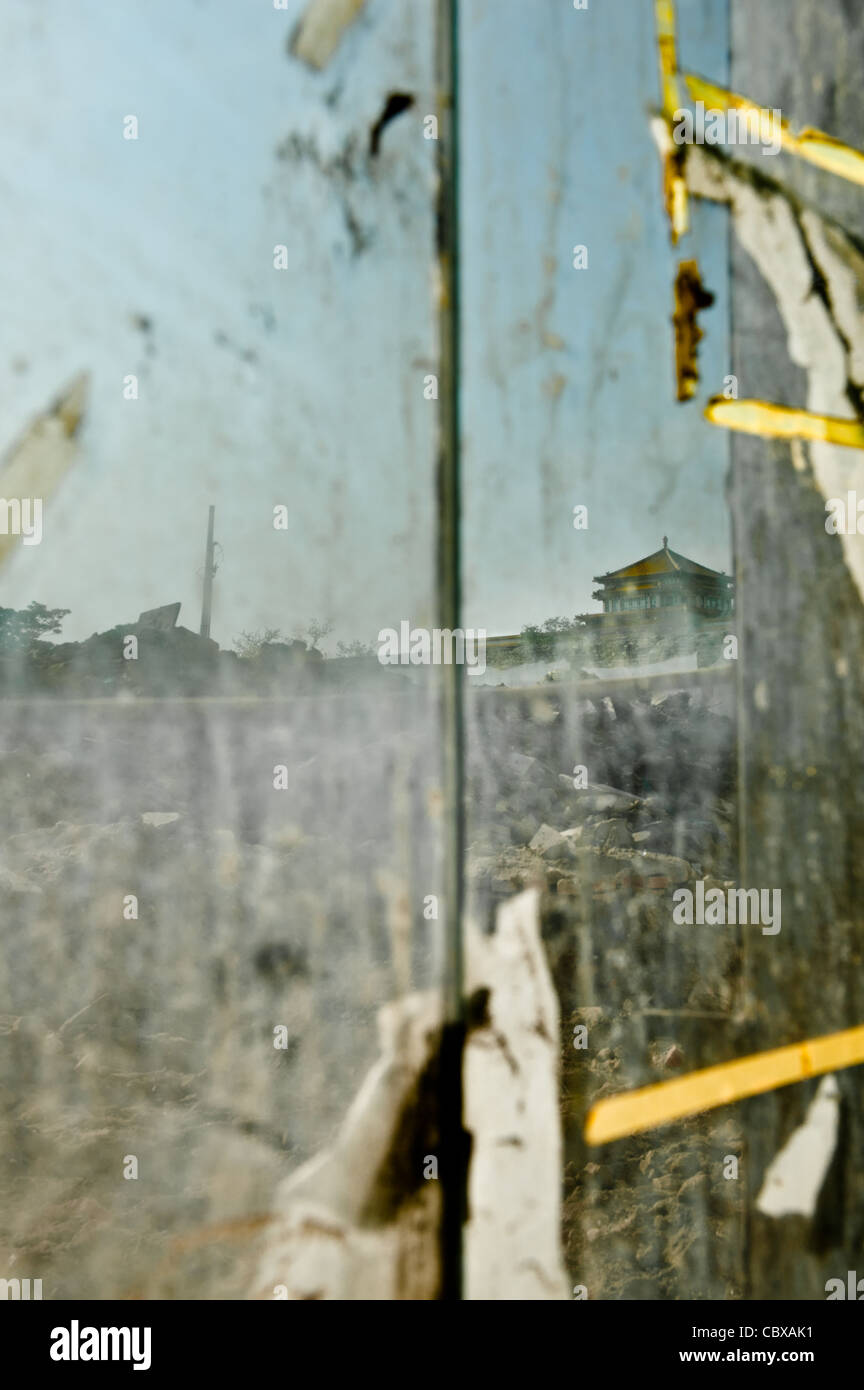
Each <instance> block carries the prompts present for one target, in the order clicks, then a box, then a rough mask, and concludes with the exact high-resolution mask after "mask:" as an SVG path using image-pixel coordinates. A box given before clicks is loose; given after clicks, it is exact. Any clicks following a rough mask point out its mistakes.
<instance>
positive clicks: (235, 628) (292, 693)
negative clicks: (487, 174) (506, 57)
mask: <svg viewBox="0 0 864 1390" xmlns="http://www.w3.org/2000/svg"><path fill="white" fill-rule="evenodd" d="M303 8H304V7H301V6H300V5H299V4H296V3H292V4H291V5H288V6H281V5H257V6H249V5H237V4H234V3H231V0H217V3H215V4H210V5H207V6H201V5H199V4H196V3H194V0H181V3H177V0H155V3H152V4H148V5H146V6H128V5H124V6H120V7H110V6H109V7H106V6H105V5H103V4H100V3H97V2H96V0H81V3H77V4H75V5H70V6H51V7H48V8H43V7H36V6H31V5H30V4H28V3H20V0H13V3H11V4H10V5H7V6H6V7H5V8H4V11H3V15H2V18H0V34H2V42H0V50H2V54H3V57H2V59H0V62H2V81H0V88H2V92H3V96H2V105H3V121H2V126H3V137H2V139H3V170H4V175H3V177H4V181H5V185H6V188H5V193H4V202H5V204H6V207H7V216H6V217H5V218H4V219H3V226H2V230H0V284H2V290H0V297H2V301H3V305H4V312H3V323H2V328H0V334H2V353H0V374H2V400H3V409H2V448H3V450H4V457H3V469H4V473H3V488H4V498H6V499H9V498H16V499H19V500H20V501H21V503H22V511H21V515H20V516H18V515H17V514H13V513H10V514H9V515H10V524H9V526H8V527H7V534H6V535H4V536H3V537H2V538H0V541H2V544H3V550H2V555H0V561H2V581H3V585H2V587H3V599H2V604H3V608H2V613H0V620H2V632H0V726H2V729H0V746H2V761H0V771H2V787H3V800H2V805H3V809H2V832H0V838H2V880H3V895H4V904H5V910H4V931H3V948H2V953H0V1001H2V1002H0V1024H2V1026H0V1097H2V1104H0V1126H2V1131H0V1133H2V1153H3V1157H2V1160H0V1275H2V1276H8V1277H9V1278H20V1279H22V1280H23V1279H29V1280H31V1281H33V1285H32V1287H33V1288H34V1289H35V1287H36V1281H41V1284H40V1289H41V1296H42V1297H44V1298H69V1297H75V1298H82V1299H112V1298H125V1297H139V1298H148V1299H213V1298H234V1299H236V1298H248V1297H258V1298H286V1297H287V1298H291V1299H295V1298H321V1297H369V1296H373V1297H379V1298H388V1297H394V1296H395V1292H394V1290H395V1279H396V1273H395V1271H396V1269H397V1268H398V1267H399V1260H400V1253H399V1252H400V1241H403V1240H404V1239H406V1238H407V1236H406V1235H405V1221H403V1218H402V1217H401V1216H400V1214H399V1208H400V1207H401V1206H402V1205H404V1204H406V1203H408V1204H409V1205H410V1206H411V1223H412V1225H411V1231H412V1239H414V1240H416V1241H419V1240H420V1239H421V1236H422V1237H423V1239H424V1240H425V1242H426V1243H425V1245H424V1251H425V1252H426V1253H425V1255H424V1258H423V1259H418V1260H416V1261H415V1262H414V1265H413V1266H412V1270H413V1273H412V1278H413V1284H412V1290H411V1292H412V1296H416V1297H427V1298H428V1297H432V1296H434V1294H435V1291H436V1288H437V1286H438V1278H439V1271H438V1268H437V1264H436V1243H435V1223H436V1221H437V1211H438V1197H437V1192H438V1185H437V1183H436V1182H435V1181H433V1178H434V1177H435V1173H434V1171H433V1170H434V1165H435V1162H436V1154H437V1148H436V1142H435V1134H434V1107H433V1108H432V1110H430V1112H429V1113H430V1116H431V1118H430V1120H429V1126H428V1127H427V1130H426V1132H425V1133H424V1134H422V1135H420V1136H419V1137H416V1142H415V1143H414V1147H413V1148H410V1151H409V1153H408V1157H407V1159H406V1160H405V1165H404V1167H403V1168H402V1169H398V1170H397V1169H396V1168H394V1167H393V1166H392V1165H391V1166H390V1167H389V1168H388V1166H387V1162H386V1160H387V1142H386V1141H387V1139H388V1138H389V1133H390V1129H388V1128H387V1127H388V1126H390V1127H391V1128H395V1127H396V1122H397V1119H398V1116H399V1115H400V1113H401V1110H402V1107H403V1103H404V1094H403V1092H404V1091H405V1089H406V1087H407V1086H408V1083H409V1082H411V1084H413V1078H412V1077H408V1079H407V1080H406V1078H405V1077H404V1076H403V1075H402V1073H400V1072H398V1069H397V1073H396V1074H395V1080H394V1077H393V1075H391V1072H392V1067H391V1072H387V1071H386V1068H385V1071H384V1073H383V1079H382V1074H380V1073H379V1074H377V1082H376V1084H375V1085H372V1087H371V1090H370V1091H368V1092H367V1097H366V1102H367V1107H370V1108H371V1109H372V1110H374V1112H375V1113H374V1116H373V1120H374V1122H375V1123H377V1125H378V1130H377V1131H375V1132H373V1133H371V1134H370V1133H369V1132H368V1126H369V1124H370V1120H369V1116H368V1115H367V1116H366V1117H365V1119H364V1117H363V1116H362V1115H361V1117H360V1118H361V1120H363V1121H364V1123H365V1124H366V1126H367V1129H366V1130H362V1132H361V1135H360V1138H359V1140H358V1136H357V1133H356V1132H354V1131H351V1130H350V1127H349V1129H348V1130H346V1129H345V1128H344V1127H343V1121H344V1120H345V1116H346V1112H347V1111H348V1107H349V1103H350V1102H351V1101H352V1100H353V1098H354V1096H355V1094H356V1092H357V1091H358V1090H359V1088H360V1087H361V1084H362V1083H363V1081H364V1078H365V1077H366V1076H367V1073H368V1072H369V1070H370V1068H372V1067H373V1065H374V1064H375V1063H376V1059H377V1058H378V1057H379V1050H380V1049H381V1048H383V1052H384V1056H385V1058H387V1057H389V1058H390V1061H391V1062H392V1061H393V1058H394V1057H399V1056H401V1055H403V1054H404V1055H408V1053H409V1052H411V1050H412V1049H413V1050H414V1051H415V1052H416V1053H417V1057H418V1060H417V1069H418V1071H420V1072H422V1068H423V1065H424V1055H423V1053H422V1049H423V1047H424V1046H425V1041H424V1040H425V1038H426V1036H427V1032H428V1030H429V1029H432V1028H433V1027H434V1023H435V1016H436V1010H435V1000H436V994H437V981H438V978H439V969H440V950H439V944H440V942H439V933H440V929H441V925H442V920H443V914H442V913H441V912H440V911H439V902H438V894H439V892H440V886H439V875H440V853H439V843H438V842H439V832H438V818H439V813H440V766H439V763H440V757H439V755H440V738H439V736H438V732H437V719H438V715H437V708H438V695H437V690H436V687H435V683H434V677H435V674H436V673H435V672H434V671H432V670H429V671H425V670H423V669H415V668H413V667H412V668H410V669H408V670H406V668H404V667H400V666H398V665H396V666H394V665H385V664H382V663H381V662H379V661H378V660H377V648H378V639H379V634H380V632H381V630H382V629H388V628H392V629H394V630H395V631H396V633H399V631H400V625H401V623H402V622H403V621H408V622H410V623H413V624H417V625H423V626H429V625H431V624H432V622H433V620H434V597H435V589H434V584H435V575H434V555H435V523H436V517H435V509H434V506H433V505H431V504H430V499H431V498H432V497H433V495H434V469H435V455H436V442H435V436H436V413H435V405H434V400H433V398H432V395H431V392H430V389H429V383H428V380H427V378H430V376H431V374H434V372H435V369H436V351H437V349H436V318H435V314H436V305H435V300H434V297H433V295H432V293H431V291H430V286H431V282H432V265H433V256H434V196H433V195H434V160H435V155H434V151H435V146H434V143H433V142H432V141H431V140H427V139H425V138H424V131H423V117H424V116H425V115H426V113H427V111H434V109H435V108H434V101H433V96H432V88H433V58H434V42H433V32H432V15H431V14H430V13H429V7H427V6H425V5H413V4H412V5H405V6H401V5H400V6H390V7H386V8H385V7H370V8H369V11H368V13H367V14H365V15H364V16H363V18H362V21H361V22H360V23H359V24H357V25H356V26H354V27H349V28H348V29H347V31H346V32H345V33H344V34H343V35H341V36H340V35H339V34H331V35H329V36H328V34H327V33H326V32H325V33H324V34H323V36H322V33H321V32H320V28H316V25H315V22H314V20H315V16H314V14H313V15H312V17H311V20H310V24H309V25H307V26H306V28H305V29H304V28H303V27H302V25H301V27H300V28H299V29H298V24H300V21H301V20H302V19H303V15H302V13H301V11H302V10H303ZM314 8H315V7H310V11H311V10H312V9H314ZM318 8H319V9H320V7H318ZM28 509H29V510H28ZM37 523H38V524H37ZM208 526H209V527H210V528H211V529H210V530H209V531H208ZM211 541H212V544H211ZM423 991H425V992H426V993H422V992H423ZM418 1000H419V1003H418ZM406 1001H407V1002H406ZM385 1005H387V1006H389V1010H388V1011H387V1012H385V1014H384V1015H382V1016H381V1019H380V1020H379V1017H378V1015H379V1010H381V1009H382V1007H383V1006H385ZM423 1008H425V1009H426V1014H423V1012H422V1011H423ZM418 1010H419V1012H418ZM424 1020H425V1023H424ZM427 1025H428V1027H427ZM379 1029H380V1038H379ZM406 1075H407V1073H406ZM373 1080H374V1078H373ZM390 1083H392V1084H390ZM375 1107H377V1109H375ZM355 1119H356V1116H355ZM361 1129H362V1127H361ZM373 1130H374V1124H373ZM379 1131H382V1132H383V1137H382V1133H379ZM376 1144H377V1145H378V1147H376ZM322 1155H323V1158H322V1161H321V1163H320V1164H319V1167H318V1168H317V1169H316V1171H315V1172H314V1173H309V1172H308V1171H305V1170H303V1167H302V1165H304V1163H306V1162H307V1161H308V1160H310V1159H313V1158H315V1157H316V1156H318V1157H319V1158H321V1156H322ZM427 1155H428V1159H427ZM424 1170H425V1171H424ZM298 1173H300V1174H301V1175H302V1181H301V1180H298V1179H297V1178H296V1176H295V1175H297V1174H298ZM286 1181H287V1183H288V1187H287V1188H286V1187H285V1183H286ZM310 1209H314V1210H315V1211H316V1212H317V1214H318V1220H319V1227H318V1228H317V1230H318V1234H317V1237H316V1228H314V1227H312V1228H309V1229H307V1228H306V1227H304V1225H303V1223H304V1221H305V1220H306V1217H307V1216H308V1212H309V1210H310ZM361 1218H362V1222H361ZM361 1224H362V1231H361V1229H360V1228H361ZM321 1231H323V1232H324V1235H323V1236H322V1235H321ZM334 1231H335V1232H337V1233H338V1234H339V1235H340V1236H341V1237H342V1238H343V1246H344V1249H345V1250H346V1251H347V1254H346V1256H345V1260H344V1262H343V1264H342V1265H340V1266H339V1267H335V1266H334V1265H333V1263H332V1261H331V1262H330V1263H328V1262H327V1259H326V1258H325V1257H326V1255H327V1249H329V1247H328V1245H327V1243H328V1241H329V1242H330V1244H331V1245H332V1236H333V1232H334ZM316 1239H317V1244H316ZM325 1247H327V1248H325ZM349 1276H350V1277H349ZM34 1296H38V1295H36V1294H34Z"/></svg>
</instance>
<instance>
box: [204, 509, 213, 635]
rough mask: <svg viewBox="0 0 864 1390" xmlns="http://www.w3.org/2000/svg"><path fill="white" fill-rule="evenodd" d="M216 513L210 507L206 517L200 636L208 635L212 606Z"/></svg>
mask: <svg viewBox="0 0 864 1390" xmlns="http://www.w3.org/2000/svg"><path fill="white" fill-rule="evenodd" d="M215 515H216V508H215V507H211V508H210V514H209V516H208V518H207V545H206V547H205V550H204V595H203V598H202V600H201V636H202V637H209V636H210V610H211V608H212V607H213V576H214V574H215V573H216V566H215V565H214V563H213V552H214V551H215V549H216V545H215V542H214V540H213V518H214V516H215Z"/></svg>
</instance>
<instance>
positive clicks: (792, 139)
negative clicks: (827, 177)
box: [682, 72, 864, 184]
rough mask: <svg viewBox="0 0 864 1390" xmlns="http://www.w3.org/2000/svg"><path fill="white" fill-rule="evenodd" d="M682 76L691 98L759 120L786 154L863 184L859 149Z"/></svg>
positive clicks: (722, 89) (691, 76) (734, 94)
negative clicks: (794, 127)
mask: <svg viewBox="0 0 864 1390" xmlns="http://www.w3.org/2000/svg"><path fill="white" fill-rule="evenodd" d="M682 76H683V79H684V82H685V84H686V86H687V91H688V92H689V94H690V97H691V98H692V100H693V101H704V103H705V106H706V107H713V108H714V109H715V110H723V111H729V110H731V108H733V107H734V108H735V109H736V110H737V111H741V112H744V113H745V114H747V115H749V116H751V117H753V118H754V124H755V121H756V120H758V123H759V124H758V129H759V130H765V131H773V132H775V134H776V137H777V138H779V140H780V144H781V148H782V149H783V150H785V151H786V153H787V154H794V155H798V157H799V158H800V159H806V160H807V161H808V162H809V163H810V164H817V165H818V166H819V168H820V169H827V170H828V171H829V172H830V173H832V174H837V175H838V176H839V177H840V178H841V179H848V180H849V182H850V183H859V184H864V154H862V152H861V151H860V150H856V149H853V148H852V146H851V145H844V144H843V142H842V141H841V140H835V139H834V137H833V136H832V135H826V134H825V132H824V131H822V130H813V129H812V128H811V127H809V126H808V127H807V128H806V129H805V130H802V131H799V132H798V134H796V133H795V132H794V131H793V130H792V127H791V126H790V125H789V122H788V121H784V120H783V119H782V118H781V119H780V120H779V121H777V122H775V120H774V116H773V113H772V112H771V111H770V110H769V109H768V108H767V107H764V106H757V105H755V104H754V103H753V102H752V101H750V100H749V99H748V98H747V97H742V96H739V95H738V93H737V92H730V91H727V90H726V88H725V87H716V86H715V85H714V83H713V82H706V80H705V78H704V77H697V76H696V74H695V73H689V72H688V73H684V74H682ZM775 127H776V129H775Z"/></svg>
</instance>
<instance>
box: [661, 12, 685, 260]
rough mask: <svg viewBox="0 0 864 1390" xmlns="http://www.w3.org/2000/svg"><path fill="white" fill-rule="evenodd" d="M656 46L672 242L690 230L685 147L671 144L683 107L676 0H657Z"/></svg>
mask: <svg viewBox="0 0 864 1390" xmlns="http://www.w3.org/2000/svg"><path fill="white" fill-rule="evenodd" d="M654 15H655V19H656V24H657V48H658V52H659V57H660V90H661V93H662V105H663V115H664V117H665V119H666V125H667V128H668V130H669V149H668V151H667V153H666V154H665V156H664V159H663V201H664V203H665V206H666V215H667V217H668V218H669V225H670V227H671V231H672V244H673V246H674V245H675V244H676V243H677V242H678V240H679V238H680V237H682V236H684V235H685V233H686V232H688V231H689V230H690V209H689V203H688V197H687V184H686V181H685V179H684V176H683V166H684V151H683V150H682V149H680V148H678V147H676V146H673V144H672V134H671V132H672V121H673V118H674V116H675V112H676V111H678V110H679V109H680V108H681V87H680V81H679V76H678V52H677V47H676V39H675V4H674V0H654Z"/></svg>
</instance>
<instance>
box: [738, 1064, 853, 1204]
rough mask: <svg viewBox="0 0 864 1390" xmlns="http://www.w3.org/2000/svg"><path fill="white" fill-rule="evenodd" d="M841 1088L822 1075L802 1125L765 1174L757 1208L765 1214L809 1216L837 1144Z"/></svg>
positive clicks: (834, 1080) (834, 1079)
mask: <svg viewBox="0 0 864 1390" xmlns="http://www.w3.org/2000/svg"><path fill="white" fill-rule="evenodd" d="M839 1119H840V1090H839V1087H838V1085H837V1080H836V1077H834V1076H824V1077H823V1078H822V1080H821V1082H820V1083H819V1089H818V1091H817V1092H816V1095H815V1097H814V1098H813V1101H812V1103H811V1105H810V1107H809V1109H808V1111H807V1115H806V1118H805V1120H804V1123H803V1125H800V1126H799V1128H798V1129H796V1130H794V1131H793V1133H792V1134H791V1135H790V1136H789V1138H788V1139H787V1141H786V1143H785V1144H784V1145H783V1148H782V1149H781V1150H780V1152H779V1154H778V1155H777V1157H776V1158H775V1159H774V1162H773V1163H772V1164H771V1165H770V1167H769V1169H768V1171H767V1173H766V1174H765V1181H764V1182H763V1184H762V1190H761V1192H760V1193H759V1196H758V1197H757V1199H756V1210H757V1211H760V1212H762V1213H763V1215H765V1216H812V1215H813V1213H814V1211H815V1210H816V1201H817V1199H818V1197H819V1192H820V1190H821V1188H822V1184H823V1182H824V1181H825V1174H826V1173H827V1171H828V1167H829V1165H830V1163H831V1159H832V1157H833V1154H834V1150H835V1148H836V1146H837V1127H838V1124H839Z"/></svg>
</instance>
